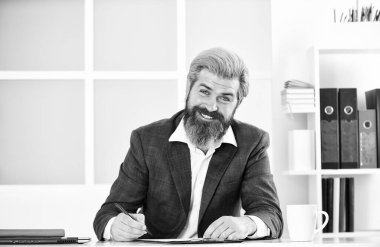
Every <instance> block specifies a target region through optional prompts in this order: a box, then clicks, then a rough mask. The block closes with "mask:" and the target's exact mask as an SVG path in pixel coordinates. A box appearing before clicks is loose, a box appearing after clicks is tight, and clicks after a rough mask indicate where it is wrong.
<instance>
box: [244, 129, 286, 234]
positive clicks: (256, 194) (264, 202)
mask: <svg viewBox="0 0 380 247" xmlns="http://www.w3.org/2000/svg"><path fill="white" fill-rule="evenodd" d="M259 138H260V141H259V142H258V144H257V145H256V146H255V147H254V148H253V149H252V152H251V153H250V155H249V157H248V161H247V164H246V170H245V173H244V179H243V182H242V187H241V199H242V207H243V209H244V210H245V211H246V214H247V215H254V216H257V217H259V218H260V219H261V220H262V221H263V222H264V223H265V224H266V225H267V226H268V228H269V229H270V236H268V238H279V237H281V235H282V231H283V219H282V213H281V209H280V205H279V200H278V196H277V191H276V187H275V184H274V181H273V175H272V174H271V171H270V165H269V159H268V155H267V148H268V146H269V135H268V133H266V132H262V134H261V136H260V137H259Z"/></svg>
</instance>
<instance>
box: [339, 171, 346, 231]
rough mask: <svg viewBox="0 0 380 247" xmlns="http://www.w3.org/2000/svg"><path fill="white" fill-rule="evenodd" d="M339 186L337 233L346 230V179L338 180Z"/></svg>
mask: <svg viewBox="0 0 380 247" xmlns="http://www.w3.org/2000/svg"><path fill="white" fill-rule="evenodd" d="M339 184H340V190H339V232H345V231H346V228H347V223H346V220H347V200H346V194H347V192H346V187H347V186H346V178H340V183H339Z"/></svg>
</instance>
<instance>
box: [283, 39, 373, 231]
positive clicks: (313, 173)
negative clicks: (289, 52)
mask: <svg viewBox="0 0 380 247" xmlns="http://www.w3.org/2000/svg"><path fill="white" fill-rule="evenodd" d="M313 56H314V57H313V68H314V85H315V97H316V98H315V102H316V110H315V113H314V114H313V113H307V120H306V121H307V126H308V129H312V130H315V133H316V136H315V137H316V138H315V155H316V157H315V160H316V167H315V170H310V171H286V172H285V174H286V175H290V176H307V177H308V180H309V203H316V204H317V205H318V208H319V209H322V178H323V177H344V176H353V177H355V232H352V233H350V232H342V233H324V234H323V236H326V237H334V236H347V237H350V236H362V235H365V236H367V235H373V234H379V229H380V226H379V225H378V224H376V223H374V219H373V217H376V216H377V212H376V211H375V210H373V207H368V204H369V202H371V204H372V205H375V206H374V207H379V206H380V201H379V200H378V199H377V196H369V197H368V196H367V197H364V196H363V194H366V191H368V192H367V193H369V194H370V193H371V192H370V191H372V190H373V188H372V187H376V188H378V180H379V179H376V178H380V169H337V170H323V169H321V137H320V120H319V119H320V108H319V106H320V102H319V89H320V88H323V87H333V88H343V87H355V88H358V101H359V107H358V109H359V110H363V109H365V102H364V99H365V96H364V92H365V91H368V90H371V89H373V88H376V87H378V85H379V84H378V78H379V75H380V72H379V71H378V68H379V67H380V47H371V48H364V47H362V46H359V47H346V46H343V47H342V48H339V47H314V48H313ZM376 68H377V69H376ZM366 73H367V74H366ZM359 79H360V80H359ZM362 198H365V200H366V201H363V200H362ZM363 211H370V212H367V213H366V215H364V214H363ZM368 215H373V217H372V216H369V217H368ZM318 221H319V225H320V224H321V222H322V218H320V219H318ZM358 226H359V227H358ZM358 228H359V229H358Z"/></svg>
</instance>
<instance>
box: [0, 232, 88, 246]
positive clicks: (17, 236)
mask: <svg viewBox="0 0 380 247" xmlns="http://www.w3.org/2000/svg"><path fill="white" fill-rule="evenodd" d="M90 240H91V239H90V238H80V237H65V230H64V229H0V244H83V243H87V242H89V241H90Z"/></svg>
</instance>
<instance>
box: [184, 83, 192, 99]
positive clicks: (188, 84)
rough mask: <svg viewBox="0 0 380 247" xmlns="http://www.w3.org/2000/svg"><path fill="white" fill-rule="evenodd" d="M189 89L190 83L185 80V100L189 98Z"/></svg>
mask: <svg viewBox="0 0 380 247" xmlns="http://www.w3.org/2000/svg"><path fill="white" fill-rule="evenodd" d="M190 87H191V83H190V81H189V80H187V83H186V97H185V99H187V98H188V97H189V94H190V89H191V88H190Z"/></svg>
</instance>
